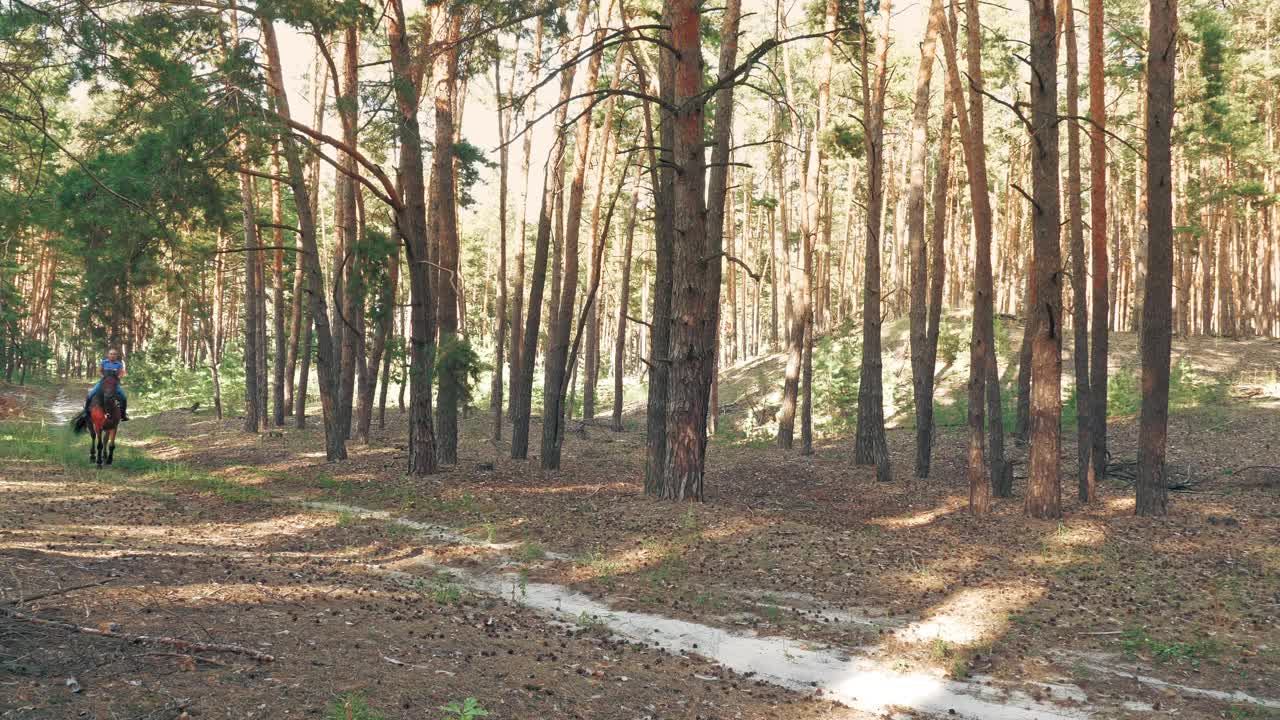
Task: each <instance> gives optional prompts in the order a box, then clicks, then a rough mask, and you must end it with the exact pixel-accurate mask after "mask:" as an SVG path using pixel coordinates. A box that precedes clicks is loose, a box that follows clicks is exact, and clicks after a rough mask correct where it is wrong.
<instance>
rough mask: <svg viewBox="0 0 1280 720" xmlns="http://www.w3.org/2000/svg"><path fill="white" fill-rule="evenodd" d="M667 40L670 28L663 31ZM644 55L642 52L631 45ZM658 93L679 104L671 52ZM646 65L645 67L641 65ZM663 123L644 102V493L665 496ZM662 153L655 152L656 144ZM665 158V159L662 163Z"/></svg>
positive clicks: (671, 135)
mask: <svg viewBox="0 0 1280 720" xmlns="http://www.w3.org/2000/svg"><path fill="white" fill-rule="evenodd" d="M663 18H664V23H666V24H668V25H669V22H670V17H669V14H668V11H664V16H663ZM661 37H662V38H663V40H664V41H667V42H668V43H669V42H670V40H671V33H670V31H666V32H663V33H661ZM632 53H633V54H635V55H639V54H640V53H639V51H637V50H635V49H634V48H633V49H632ZM658 63H659V65H658V78H657V87H658V94H659V95H660V96H661V99H662V101H663V102H664V103H667V105H668V106H670V105H671V104H672V103H673V102H674V98H675V90H674V88H673V82H674V78H673V73H674V71H675V69H674V65H673V60H672V58H671V56H670V54H669V53H662V52H660V53H658ZM642 69H643V68H642ZM661 119H662V125H661V127H660V129H659V132H658V134H657V136H655V134H654V130H653V117H652V110H651V108H650V103H648V102H646V103H645V104H644V125H645V137H646V139H647V145H648V146H649V151H648V153H649V179H650V182H651V184H652V186H653V194H654V203H653V204H654V221H653V246H654V272H653V314H652V317H651V320H650V322H651V323H652V324H651V326H650V333H649V397H648V402H647V407H646V411H647V414H646V418H645V421H646V427H645V438H646V453H645V477H644V491H645V494H647V495H653V496H657V497H663V496H664V494H665V492H666V488H667V477H668V473H667V398H668V395H669V390H670V379H671V312H672V307H671V299H672V282H673V274H674V267H673V262H674V252H675V225H674V222H675V221H674V217H673V213H674V206H675V198H674V195H673V193H674V192H675V172H674V171H673V167H674V165H675V159H674V156H673V154H672V151H673V148H674V145H675V127H674V125H675V118H673V117H672V116H671V114H670V113H669V112H667V111H666V110H664V111H663V112H662V115H661ZM655 147H658V148H660V151H658V152H655V151H654V149H653V148H655ZM659 158H661V162H659Z"/></svg>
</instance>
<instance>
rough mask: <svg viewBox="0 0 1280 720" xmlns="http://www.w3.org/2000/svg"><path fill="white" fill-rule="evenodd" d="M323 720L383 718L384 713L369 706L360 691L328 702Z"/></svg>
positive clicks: (379, 719)
mask: <svg viewBox="0 0 1280 720" xmlns="http://www.w3.org/2000/svg"><path fill="white" fill-rule="evenodd" d="M324 716H325V720H385V718H386V715H383V714H382V713H380V712H378V711H377V710H374V709H373V708H371V707H369V701H368V700H366V699H365V697H364V695H361V694H360V693H354V692H353V693H347V694H346V695H343V696H342V697H339V698H337V699H336V700H334V701H333V702H330V703H329V707H328V708H326V709H325V713H324Z"/></svg>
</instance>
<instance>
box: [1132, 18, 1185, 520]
mask: <svg viewBox="0 0 1280 720" xmlns="http://www.w3.org/2000/svg"><path fill="white" fill-rule="evenodd" d="M1150 22H1151V26H1150V34H1149V38H1150V39H1149V40H1148V43H1147V48H1148V59H1147V93H1148V101H1147V238H1148V243H1149V244H1148V250H1147V288H1146V298H1145V302H1144V303H1143V317H1142V388H1143V397H1142V417H1141V421H1140V425H1139V428H1138V477H1137V481H1136V483H1135V485H1136V490H1137V499H1136V503H1135V505H1134V510H1135V512H1136V514H1138V515H1143V516H1161V515H1165V514H1167V513H1168V510H1169V508H1168V500H1167V494H1168V490H1167V481H1166V475H1165V449H1166V447H1165V446H1166V442H1167V439H1168V426H1169V346H1170V342H1171V339H1172V337H1171V335H1172V333H1171V331H1170V322H1171V305H1172V302H1173V297H1172V296H1173V192H1172V190H1173V186H1172V178H1171V171H1172V167H1171V152H1170V133H1171V131H1172V126H1173V102H1174V92H1173V91H1174V68H1175V60H1176V56H1177V52H1178V44H1177V36H1178V3H1177V0H1152V3H1151V21H1150Z"/></svg>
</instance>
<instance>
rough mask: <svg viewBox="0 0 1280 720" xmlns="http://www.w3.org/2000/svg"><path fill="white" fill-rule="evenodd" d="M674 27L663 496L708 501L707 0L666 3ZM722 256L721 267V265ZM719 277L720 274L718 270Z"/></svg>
mask: <svg viewBox="0 0 1280 720" xmlns="http://www.w3.org/2000/svg"><path fill="white" fill-rule="evenodd" d="M664 5H665V7H666V15H667V18H668V19H669V22H670V25H671V46H672V54H673V56H674V57H673V58H672V64H673V65H674V67H673V73H672V75H673V79H674V82H673V84H672V88H673V93H672V94H673V99H674V103H673V105H674V107H675V108H676V111H675V112H673V113H671V115H672V122H673V124H674V130H675V137H674V144H673V145H672V156H673V161H674V163H675V165H676V167H677V168H678V172H676V174H675V182H674V192H673V196H674V201H675V203H674V206H673V208H672V211H673V212H672V219H673V229H674V230H675V233H674V239H675V243H674V252H673V254H672V269H673V273H672V290H671V357H670V367H671V371H670V373H671V374H670V380H669V382H670V385H669V387H668V395H667V407H666V412H667V453H666V472H665V475H666V477H665V478H664V479H665V482H664V484H663V487H662V490H661V497H663V498H664V499H667V500H694V501H698V502H701V501H702V500H703V469H704V468H703V459H704V454H703V453H704V451H705V443H706V439H705V438H706V422H707V416H706V415H707V404H708V402H709V393H710V382H709V380H710V378H711V370H712V368H711V364H712V362H713V361H714V357H713V354H714V352H715V344H714V342H713V341H712V338H714V332H715V320H716V313H715V306H716V302H717V299H718V295H719V290H720V288H719V285H718V284H717V285H716V286H715V287H714V288H713V287H710V283H709V281H708V278H709V276H710V274H709V271H708V268H709V267H710V266H711V264H712V258H709V257H708V249H709V247H708V242H707V227H706V212H707V201H706V196H705V195H704V193H705V192H706V189H707V185H706V164H705V160H704V158H703V131H704V129H705V122H704V105H705V100H704V99H703V95H702V37H701V25H702V23H701V13H700V7H701V3H699V2H698V0H666V2H665V3H664ZM719 263H720V259H719V257H716V258H714V265H715V267H716V268H717V269H718V268H719ZM717 275H718V272H717Z"/></svg>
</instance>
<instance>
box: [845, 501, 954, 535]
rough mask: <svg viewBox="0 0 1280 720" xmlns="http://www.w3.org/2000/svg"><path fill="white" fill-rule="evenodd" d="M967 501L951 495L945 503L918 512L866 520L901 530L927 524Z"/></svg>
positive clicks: (952, 511)
mask: <svg viewBox="0 0 1280 720" xmlns="http://www.w3.org/2000/svg"><path fill="white" fill-rule="evenodd" d="M967 502H968V501H967V500H964V499H963V498H959V497H953V498H950V499H948V500H947V501H946V503H945V504H943V505H941V506H939V507H936V508H933V509H931V510H922V511H921V512H918V513H913V514H910V515H899V516H897V517H885V518H876V519H874V520H869V521H867V524H869V525H879V526H880V527H882V528H885V529H887V530H903V529H906V528H914V527H920V526H922V525H928V524H929V523H931V522H933V521H934V520H937V519H938V518H940V517H942V516H944V515H950V514H952V513H954V512H957V511H959V510H961V509H962V508H964V507H965V505H966V503H967Z"/></svg>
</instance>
